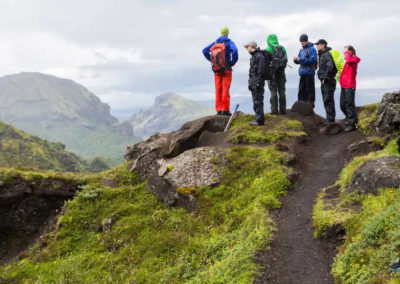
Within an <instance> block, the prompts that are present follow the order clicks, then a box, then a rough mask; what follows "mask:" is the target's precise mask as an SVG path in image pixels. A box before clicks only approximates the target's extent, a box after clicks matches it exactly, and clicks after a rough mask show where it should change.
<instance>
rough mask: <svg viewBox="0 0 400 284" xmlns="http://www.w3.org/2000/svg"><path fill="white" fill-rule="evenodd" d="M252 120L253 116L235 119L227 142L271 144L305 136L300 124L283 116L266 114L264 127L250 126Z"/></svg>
mask: <svg viewBox="0 0 400 284" xmlns="http://www.w3.org/2000/svg"><path fill="white" fill-rule="evenodd" d="M253 120H254V116H253V115H242V116H239V117H237V118H235V119H234V121H233V123H232V127H231V130H233V132H232V134H231V135H230V136H229V140H230V141H231V142H233V143H244V144H271V143H274V142H276V141H281V140H288V139H289V138H292V137H300V136H304V135H306V134H305V132H304V131H303V125H302V124H301V122H299V121H297V120H290V119H288V118H286V117H283V116H275V115H269V114H266V115H265V125H264V126H250V125H249V122H251V121H253Z"/></svg>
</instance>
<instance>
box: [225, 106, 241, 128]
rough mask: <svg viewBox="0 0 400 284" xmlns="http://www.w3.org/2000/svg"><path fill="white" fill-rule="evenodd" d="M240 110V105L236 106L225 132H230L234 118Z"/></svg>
mask: <svg viewBox="0 0 400 284" xmlns="http://www.w3.org/2000/svg"><path fill="white" fill-rule="evenodd" d="M238 109H239V104H237V105H236V107H235V111H234V112H233V113H232V115H231V117H230V118H229V121H228V124H227V125H226V127H225V130H224V132H226V131H228V129H229V127H231V124H232V121H233V117H234V116H235V114H236V112H237V110H238Z"/></svg>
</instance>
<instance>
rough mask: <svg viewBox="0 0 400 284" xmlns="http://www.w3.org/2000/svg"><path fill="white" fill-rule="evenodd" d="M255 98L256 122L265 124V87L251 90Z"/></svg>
mask: <svg viewBox="0 0 400 284" xmlns="http://www.w3.org/2000/svg"><path fill="white" fill-rule="evenodd" d="M251 95H252V97H253V109H254V113H255V116H254V120H255V121H256V122H257V123H258V124H264V85H261V86H258V87H254V88H251Z"/></svg>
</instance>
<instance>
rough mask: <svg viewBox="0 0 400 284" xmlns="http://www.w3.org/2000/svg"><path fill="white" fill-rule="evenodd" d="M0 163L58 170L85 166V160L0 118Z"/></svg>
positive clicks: (78, 170) (74, 169)
mask: <svg viewBox="0 0 400 284" xmlns="http://www.w3.org/2000/svg"><path fill="white" fill-rule="evenodd" d="M0 167H24V168H36V169H43V170H53V171H61V172H66V171H69V172H82V171H86V170H89V166H88V164H87V162H86V161H83V160H81V159H80V158H79V157H78V156H76V155H75V154H72V153H69V152H67V151H65V146H64V145H63V144H61V143H52V142H49V141H47V140H43V139H40V138H39V137H36V136H32V135H29V134H27V133H25V132H23V131H21V130H18V129H16V128H14V127H12V126H11V125H8V124H5V123H3V122H1V121H0Z"/></svg>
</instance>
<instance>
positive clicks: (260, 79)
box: [243, 41, 267, 126]
mask: <svg viewBox="0 0 400 284" xmlns="http://www.w3.org/2000/svg"><path fill="white" fill-rule="evenodd" d="M243 47H244V48H246V49H247V51H248V52H249V53H250V55H251V58H250V70H249V90H250V91H251V95H252V98H253V109H254V113H255V116H254V121H252V122H250V125H251V126H257V125H264V86H265V72H266V70H267V68H266V67H267V66H266V64H267V63H266V58H265V56H264V54H263V53H262V51H261V50H260V48H259V47H257V43H256V42H255V41H250V42H249V43H247V44H245V45H244V46H243Z"/></svg>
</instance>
